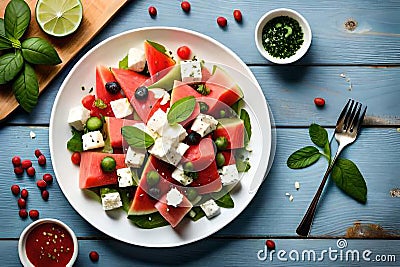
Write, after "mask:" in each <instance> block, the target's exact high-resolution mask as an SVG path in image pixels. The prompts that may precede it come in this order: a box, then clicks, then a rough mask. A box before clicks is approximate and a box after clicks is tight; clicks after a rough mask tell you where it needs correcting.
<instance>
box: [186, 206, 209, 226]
mask: <svg viewBox="0 0 400 267" xmlns="http://www.w3.org/2000/svg"><path fill="white" fill-rule="evenodd" d="M192 211H193V212H194V213H195V215H194V217H192V216H190V213H191V212H192ZM187 216H188V217H189V218H190V219H191V220H192V221H194V222H195V221H198V220H199V219H201V218H203V217H204V216H206V214H205V213H204V211H203V210H202V209H201V208H200V207H199V206H196V207H193V208H192V210H191V211H189V213H188V215H187Z"/></svg>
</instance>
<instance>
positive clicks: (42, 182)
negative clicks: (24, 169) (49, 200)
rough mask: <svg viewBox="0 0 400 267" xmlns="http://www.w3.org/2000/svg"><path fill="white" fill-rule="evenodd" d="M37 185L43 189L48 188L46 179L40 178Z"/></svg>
mask: <svg viewBox="0 0 400 267" xmlns="http://www.w3.org/2000/svg"><path fill="white" fill-rule="evenodd" d="M36 185H37V187H39V188H40V189H41V190H44V189H46V187H47V183H46V181H45V180H38V181H37V182H36Z"/></svg>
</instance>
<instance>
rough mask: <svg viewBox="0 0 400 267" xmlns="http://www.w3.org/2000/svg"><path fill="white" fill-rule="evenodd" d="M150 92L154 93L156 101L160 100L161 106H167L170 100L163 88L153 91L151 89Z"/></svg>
mask: <svg viewBox="0 0 400 267" xmlns="http://www.w3.org/2000/svg"><path fill="white" fill-rule="evenodd" d="M151 91H152V92H153V93H154V97H155V98H156V99H160V98H162V100H161V102H160V105H161V106H163V105H165V104H167V103H168V101H169V100H170V98H171V97H170V95H169V93H168V92H167V91H166V90H164V89H163V88H154V89H151Z"/></svg>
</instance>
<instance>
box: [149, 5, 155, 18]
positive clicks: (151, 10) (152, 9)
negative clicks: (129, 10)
mask: <svg viewBox="0 0 400 267" xmlns="http://www.w3.org/2000/svg"><path fill="white" fill-rule="evenodd" d="M149 15H150V16H151V17H155V16H157V9H156V8H155V7H154V6H149Z"/></svg>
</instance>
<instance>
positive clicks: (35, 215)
mask: <svg viewBox="0 0 400 267" xmlns="http://www.w3.org/2000/svg"><path fill="white" fill-rule="evenodd" d="M29 217H31V219H32V220H36V219H37V218H39V211H38V210H30V211H29Z"/></svg>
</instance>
